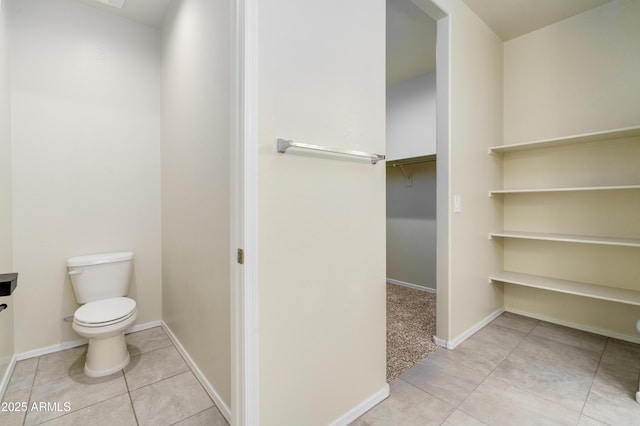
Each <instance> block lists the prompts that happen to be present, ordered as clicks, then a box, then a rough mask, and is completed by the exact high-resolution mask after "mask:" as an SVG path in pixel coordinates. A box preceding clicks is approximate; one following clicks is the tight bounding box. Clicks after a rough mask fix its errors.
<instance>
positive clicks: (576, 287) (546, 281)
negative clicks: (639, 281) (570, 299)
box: [489, 271, 640, 306]
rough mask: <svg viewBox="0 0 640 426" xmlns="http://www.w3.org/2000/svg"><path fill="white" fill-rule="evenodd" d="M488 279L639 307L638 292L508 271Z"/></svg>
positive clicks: (639, 297) (639, 292)
mask: <svg viewBox="0 0 640 426" xmlns="http://www.w3.org/2000/svg"><path fill="white" fill-rule="evenodd" d="M489 279H490V280H492V281H499V282H503V283H507V284H514V285H520V286H524V287H532V288H539V289H543V290H549V291H555V292H558V293H566V294H573V295H576V296H583V297H590V298H592V299H601V300H609V301H611V302H618V303H625V304H628V305H636V306H640V291H633V290H626V289H622V288H613V287H604V286H599V285H595V284H587V283H581V282H577V281H568V280H560V279H557V278H549V277H542V276H539V275H530V274H522V273H518V272H509V271H503V272H499V273H496V274H494V275H492V276H490V277H489Z"/></svg>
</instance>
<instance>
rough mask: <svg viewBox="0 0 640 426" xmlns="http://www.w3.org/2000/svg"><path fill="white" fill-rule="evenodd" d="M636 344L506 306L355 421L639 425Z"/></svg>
mask: <svg viewBox="0 0 640 426" xmlns="http://www.w3.org/2000/svg"><path fill="white" fill-rule="evenodd" d="M639 377H640V345H635V344H631V343H626V342H622V341H620V340H615V339H610V338H606V337H602V336H598V335H595V334H590V333H585V332H582V331H579V330H574V329H570V328H566V327H561V326H557V325H554V324H549V323H546V322H543V321H537V320H533V319H530V318H526V317H522V316H518V315H514V314H510V313H504V314H503V315H501V316H500V317H498V318H497V319H496V320H494V321H493V322H492V323H491V324H489V325H488V326H487V327H485V328H483V329H482V330H480V331H479V332H478V333H476V334H475V335H473V336H472V337H471V338H469V339H468V340H466V341H465V342H464V343H463V344H461V345H460V346H458V347H457V348H456V349H455V350H445V349H441V350H438V351H436V352H435V353H434V354H432V355H431V356H429V357H428V358H427V359H425V360H423V361H422V362H421V363H419V364H418V365H416V366H414V367H413V368H411V369H410V370H408V371H406V372H405V373H404V374H402V375H401V376H400V377H399V378H398V379H395V380H394V381H392V382H391V383H390V386H391V396H390V397H389V398H387V399H386V400H385V401H383V402H382V403H380V404H378V405H377V406H376V407H374V408H373V409H371V410H370V411H368V412H367V413H365V414H364V415H363V416H362V417H360V418H359V419H358V420H356V421H355V422H354V423H353V426H367V425H371V426H374V425H399V426H409V425H431V424H433V425H439V424H443V425H483V424H486V425H518V426H520V425H555V424H558V425H565V424H566V425H582V426H586V425H640V404H638V403H636V402H635V393H636V391H637V390H638V379H639Z"/></svg>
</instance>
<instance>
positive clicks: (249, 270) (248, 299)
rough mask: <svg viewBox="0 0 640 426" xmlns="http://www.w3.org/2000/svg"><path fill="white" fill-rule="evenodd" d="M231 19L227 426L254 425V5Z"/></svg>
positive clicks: (240, 4)
mask: <svg viewBox="0 0 640 426" xmlns="http://www.w3.org/2000/svg"><path fill="white" fill-rule="evenodd" d="M231 15H232V16H231V20H232V24H233V26H234V31H233V33H232V43H231V58H230V59H231V80H232V84H231V90H232V93H231V112H232V114H231V137H230V141H231V158H230V162H231V188H230V190H231V224H230V226H231V241H230V243H231V246H230V248H231V252H232V253H231V279H230V285H231V291H230V294H231V301H230V302H231V424H233V425H258V424H259V422H260V420H259V415H260V410H259V374H258V366H259V358H258V348H259V340H258V339H259V334H258V331H259V327H258V325H259V320H258V124H259V122H258V0H235V1H234V2H233V3H232V13H231ZM239 249H241V250H242V251H243V258H244V259H243V264H240V263H239V260H238V258H237V251H238V250H239Z"/></svg>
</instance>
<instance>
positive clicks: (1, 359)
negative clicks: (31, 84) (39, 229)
mask: <svg viewBox="0 0 640 426" xmlns="http://www.w3.org/2000/svg"><path fill="white" fill-rule="evenodd" d="M8 18H9V11H8V4H7V2H6V0H0V273H5V272H13V271H12V268H13V266H12V265H13V262H12V253H11V251H12V234H13V232H12V230H11V101H10V78H9V19H8ZM0 303H6V304H7V305H8V306H9V309H7V310H5V311H3V312H1V313H0V336H2V338H1V339H0V386H1V381H2V377H3V376H4V373H5V371H6V368H7V366H8V364H9V362H10V361H11V357H12V356H13V310H14V306H13V296H5V297H0ZM1 393H2V389H1V388H0V394H1Z"/></svg>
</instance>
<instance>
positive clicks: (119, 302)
mask: <svg viewBox="0 0 640 426" xmlns="http://www.w3.org/2000/svg"><path fill="white" fill-rule="evenodd" d="M137 316H138V311H137V309H136V302H135V300H133V299H129V298H127V297H115V298H111V299H104V300H99V301H97V302H91V303H87V304H86V305H83V306H81V307H80V308H78V310H77V311H76V312H75V314H74V316H73V324H72V328H73V329H74V331H75V332H76V333H78V334H79V335H80V336H82V337H85V338H87V339H89V348H88V349H87V360H86V362H85V365H84V373H85V374H86V375H87V376H89V377H102V376H107V375H109V374H113V373H115V372H117V371H120V370H122V369H123V368H124V367H126V366H127V365H128V364H129V361H130V357H129V351H127V343H126V341H125V338H124V331H125V330H126V329H127V328H129V327H130V326H131V325H132V324H133V323H134V322H135V320H136V318H137Z"/></svg>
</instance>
